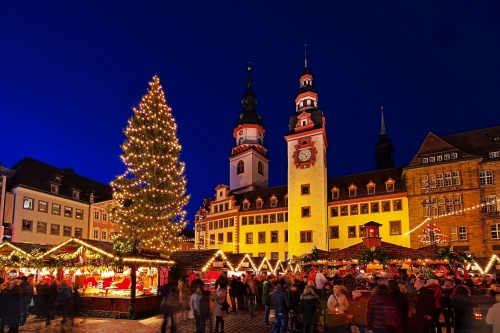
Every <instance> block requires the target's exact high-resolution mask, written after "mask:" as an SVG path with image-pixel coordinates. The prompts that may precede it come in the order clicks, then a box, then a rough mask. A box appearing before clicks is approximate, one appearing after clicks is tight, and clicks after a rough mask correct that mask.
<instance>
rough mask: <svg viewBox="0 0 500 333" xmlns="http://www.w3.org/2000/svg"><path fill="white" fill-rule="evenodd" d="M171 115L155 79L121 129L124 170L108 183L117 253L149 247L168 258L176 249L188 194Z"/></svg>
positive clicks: (174, 123) (179, 240)
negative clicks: (112, 205)
mask: <svg viewBox="0 0 500 333" xmlns="http://www.w3.org/2000/svg"><path fill="white" fill-rule="evenodd" d="M171 111H172V109H171V108H170V106H168V104H167V101H166V98H165V94H164V92H163V88H162V86H161V84H160V79H159V78H158V76H154V77H153V79H152V81H151V82H149V89H148V91H147V93H146V94H145V95H144V96H143V97H142V99H141V102H140V103H139V107H138V108H134V109H133V113H134V114H133V116H132V117H131V118H130V119H129V120H128V122H127V127H126V128H125V130H124V134H125V137H126V140H125V142H124V143H123V144H122V146H121V148H122V150H123V154H122V155H121V156H120V159H121V161H122V162H123V163H124V165H125V167H126V168H125V169H126V170H125V172H124V173H123V174H122V175H119V176H117V177H116V178H115V180H113V181H112V182H111V186H112V187H113V198H114V200H115V201H116V202H117V206H116V208H114V209H113V211H112V215H113V218H114V220H115V222H116V223H117V224H118V225H119V227H120V228H119V231H118V232H117V233H115V234H114V235H113V237H112V240H113V243H114V247H115V250H116V251H117V252H118V253H120V254H132V255H133V254H135V253H137V251H138V249H148V250H155V251H158V252H160V253H161V254H162V255H163V256H169V255H170V254H171V253H172V252H174V251H177V250H180V246H179V244H180V243H181V241H182V239H181V237H180V236H179V235H180V233H181V231H182V229H184V227H185V226H186V221H185V216H186V211H185V210H184V207H185V206H186V205H187V203H188V202H189V198H190V196H189V195H187V194H186V182H187V181H186V177H185V175H184V171H185V165H184V163H183V162H181V161H180V152H181V150H182V146H181V145H180V144H179V140H178V139H177V136H176V133H177V124H176V122H175V119H174V117H173V116H172V112H171ZM152 262H154V261H152ZM154 263H159V262H154ZM166 263H167V262H166Z"/></svg>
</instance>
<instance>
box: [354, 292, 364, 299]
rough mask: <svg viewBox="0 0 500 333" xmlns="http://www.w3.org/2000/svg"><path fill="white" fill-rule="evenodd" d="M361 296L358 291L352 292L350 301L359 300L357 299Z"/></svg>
mask: <svg viewBox="0 0 500 333" xmlns="http://www.w3.org/2000/svg"><path fill="white" fill-rule="evenodd" d="M362 296H363V294H362V293H361V291H359V290H354V291H353V292H352V299H356V298H359V297H362Z"/></svg>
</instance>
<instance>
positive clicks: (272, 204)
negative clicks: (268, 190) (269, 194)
mask: <svg viewBox="0 0 500 333" xmlns="http://www.w3.org/2000/svg"><path fill="white" fill-rule="evenodd" d="M276 206H278V199H277V198H275V197H273V198H271V207H276Z"/></svg>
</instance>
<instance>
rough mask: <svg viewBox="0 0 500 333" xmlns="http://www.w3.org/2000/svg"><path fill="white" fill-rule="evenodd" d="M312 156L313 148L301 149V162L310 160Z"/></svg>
mask: <svg viewBox="0 0 500 333" xmlns="http://www.w3.org/2000/svg"><path fill="white" fill-rule="evenodd" d="M310 158H311V149H309V148H307V149H302V150H301V151H299V160H300V161H301V162H306V161H309V159H310Z"/></svg>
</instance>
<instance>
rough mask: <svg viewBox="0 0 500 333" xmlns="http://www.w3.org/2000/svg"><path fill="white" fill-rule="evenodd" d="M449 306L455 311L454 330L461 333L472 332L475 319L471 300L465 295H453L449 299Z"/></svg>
mask: <svg viewBox="0 0 500 333" xmlns="http://www.w3.org/2000/svg"><path fill="white" fill-rule="evenodd" d="M451 305H452V306H453V310H454V311H455V328H456V329H457V330H461V331H464V330H469V331H472V330H474V328H475V322H476V318H475V316H474V307H475V304H474V302H473V301H472V298H471V297H470V296H466V295H454V296H452V297H451Z"/></svg>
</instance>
